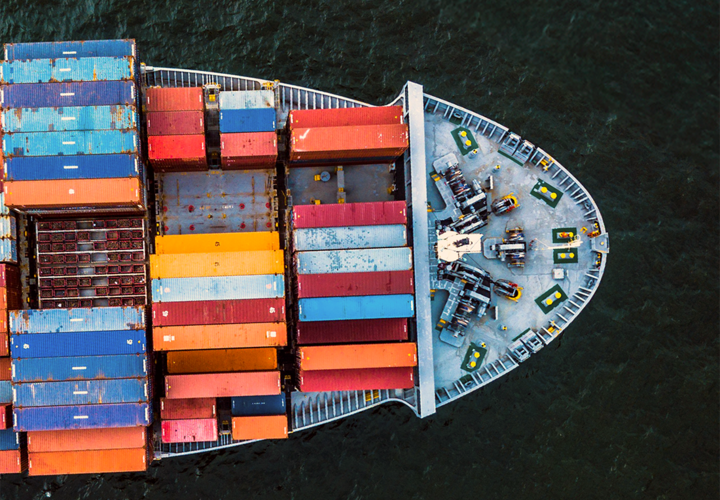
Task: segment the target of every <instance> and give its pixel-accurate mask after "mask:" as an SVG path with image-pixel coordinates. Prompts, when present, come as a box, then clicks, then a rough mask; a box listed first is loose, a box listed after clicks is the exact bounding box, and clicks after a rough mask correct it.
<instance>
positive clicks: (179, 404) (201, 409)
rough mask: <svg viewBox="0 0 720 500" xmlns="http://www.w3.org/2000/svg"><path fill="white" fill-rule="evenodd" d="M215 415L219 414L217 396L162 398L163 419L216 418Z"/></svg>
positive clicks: (161, 415)
mask: <svg viewBox="0 0 720 500" xmlns="http://www.w3.org/2000/svg"><path fill="white" fill-rule="evenodd" d="M215 415H217V400H216V399H215V398H192V399H167V398H160V418H161V419H162V420H174V419H184V418H215Z"/></svg>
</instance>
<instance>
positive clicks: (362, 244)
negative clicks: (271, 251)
mask: <svg viewBox="0 0 720 500" xmlns="http://www.w3.org/2000/svg"><path fill="white" fill-rule="evenodd" d="M293 240H294V242H295V250H297V251H307V250H345V249H352V248H389V247H403V246H405V245H406V244H407V230H406V229H405V226H404V225H403V224H392V225H387V226H350V227H312V228H306V229H296V230H295V231H294V232H293Z"/></svg>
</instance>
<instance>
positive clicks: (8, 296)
mask: <svg viewBox="0 0 720 500" xmlns="http://www.w3.org/2000/svg"><path fill="white" fill-rule="evenodd" d="M14 243H15V242H13V244H12V248H13V249H14V248H16V246H15V244H14ZM21 293H22V291H21V289H20V269H19V268H18V266H16V265H15V264H8V263H5V264H0V362H1V360H2V359H3V357H4V356H10V342H9V337H8V311H9V310H10V309H20V308H21V307H22V297H21ZM8 359H9V358H8Z"/></svg>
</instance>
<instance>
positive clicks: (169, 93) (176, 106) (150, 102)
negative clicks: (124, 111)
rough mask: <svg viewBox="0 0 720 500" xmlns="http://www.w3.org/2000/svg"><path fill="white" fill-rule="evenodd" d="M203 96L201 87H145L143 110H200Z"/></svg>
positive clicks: (203, 104) (203, 105) (203, 102)
mask: <svg viewBox="0 0 720 500" xmlns="http://www.w3.org/2000/svg"><path fill="white" fill-rule="evenodd" d="M204 109H205V98H204V97H203V89H202V87H177V88H171V87H168V88H161V87H152V88H149V89H145V111H202V110H204Z"/></svg>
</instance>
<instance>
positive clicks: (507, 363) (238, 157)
mask: <svg viewBox="0 0 720 500" xmlns="http://www.w3.org/2000/svg"><path fill="white" fill-rule="evenodd" d="M4 48H5V50H4V61H3V62H2V63H0V106H1V108H2V109H1V123H0V125H1V131H2V155H3V157H2V166H3V173H2V180H3V182H2V193H1V194H0V212H1V214H0V260H1V261H2V264H0V299H1V302H2V303H1V307H2V309H1V311H2V314H1V315H0V318H1V319H2V322H1V323H2V324H1V326H0V473H21V472H24V471H27V473H28V474H29V475H31V476H41V475H55V474H81V473H110V472H129V471H143V470H145V469H146V468H147V467H148V466H149V464H150V462H151V461H152V460H160V459H166V458H170V457H176V456H182V455H188V454H193V453H201V452H209V451H213V450H218V449H222V448H229V447H234V446H240V445H244V444H249V443H253V442H255V441H258V440H264V439H287V438H288V437H289V435H290V434H292V433H295V432H300V431H303V430H305V429H308V428H311V427H315V426H318V425H321V424H324V423H326V422H330V421H333V420H337V419H341V418H344V417H347V416H350V415H353V414H355V413H358V412H361V411H364V410H367V409H369V408H373V407H375V406H377V405H380V404H384V403H388V402H396V403H401V404H404V405H407V406H408V407H409V408H410V409H411V410H412V411H413V412H415V414H416V415H417V416H418V417H420V418H424V417H427V416H429V415H432V414H434V413H435V412H436V411H437V409H438V408H439V407H441V406H444V405H446V404H449V403H451V402H452V401H454V400H456V399H458V398H460V397H462V396H465V395H467V394H469V393H471V392H473V391H476V390H478V389H479V388H481V387H483V386H485V385H486V384H489V383H491V382H493V381H494V380H496V379H499V378H500V377H502V376H503V375H505V374H506V373H508V372H510V371H512V370H514V369H515V368H517V367H518V366H519V364H520V363H523V362H525V361H527V360H528V358H530V357H531V356H532V355H534V354H536V353H538V352H539V351H540V350H542V349H543V348H544V347H545V346H547V345H549V344H550V343H551V342H552V341H553V340H554V339H556V338H557V337H558V336H559V335H560V334H561V333H562V332H563V331H564V330H565V329H567V327H568V326H569V325H570V323H571V322H572V321H573V320H574V319H575V318H576V317H577V316H578V315H579V314H580V312H581V311H582V310H583V309H584V308H585V307H586V306H587V304H588V303H589V302H590V299H591V298H592V297H593V295H594V294H595V292H596V290H597V288H598V286H599V284H600V281H601V278H602V276H603V272H604V270H605V266H606V264H607V255H608V251H609V239H608V234H607V231H606V228H605V225H604V223H603V219H602V217H601V214H600V212H599V210H598V207H597V205H596V204H595V202H594V201H593V199H592V197H591V196H590V194H589V193H588V192H587V190H586V189H585V188H584V187H583V186H582V185H581V184H580V182H579V181H578V180H577V179H576V178H575V177H574V176H573V175H572V174H571V173H570V172H569V171H568V169H566V168H565V167H564V166H563V165H561V164H560V163H559V162H558V161H557V160H556V159H555V158H553V157H552V156H551V155H550V154H548V153H546V152H545V151H544V150H542V149H540V148H539V147H536V146H535V145H534V144H532V143H531V142H529V141H528V140H525V139H523V138H522V137H520V136H519V135H518V134H515V133H513V132H511V131H510V130H508V128H506V127H504V126H503V125H501V124H499V123H496V122H495V121H493V120H491V119H489V118H486V117H484V116H482V115H480V114H477V113H474V112H472V111H469V110H467V109H464V108H462V107H459V106H456V105H454V104H452V103H450V102H447V101H444V100H442V99H440V98H437V97H433V96H431V95H428V94H426V93H424V91H423V87H422V86H421V85H419V84H416V83H413V82H408V83H407V84H406V85H405V86H404V88H403V89H402V90H401V92H400V93H399V95H398V96H397V98H396V99H395V100H393V101H392V102H390V103H389V104H387V105H384V106H373V105H370V104H366V103H363V102H359V101H356V100H353V99H348V98H345V97H340V96H337V95H332V94H328V93H325V92H320V91H316V90H311V89H307V88H303V87H298V86H294V85H289V84H285V83H282V82H280V81H277V80H276V81H269V80H262V79H255V78H247V77H241V76H233V75H226V74H219V73H209V72H202V71H192V70H184V69H169V68H159V67H151V66H147V65H145V64H141V63H139V59H138V55H137V49H136V44H135V41H134V40H102V41H83V42H43V43H9V44H6V45H5V46H4Z"/></svg>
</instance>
